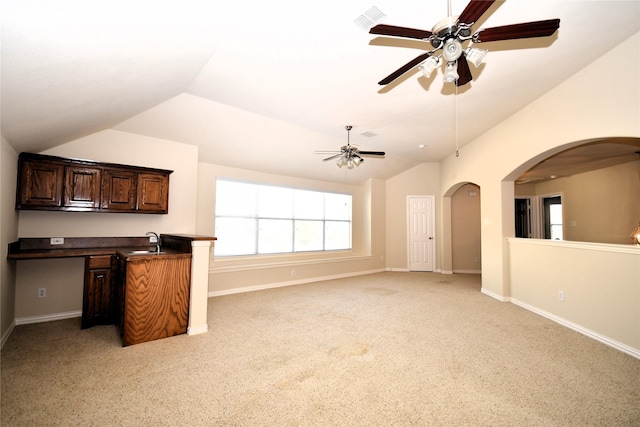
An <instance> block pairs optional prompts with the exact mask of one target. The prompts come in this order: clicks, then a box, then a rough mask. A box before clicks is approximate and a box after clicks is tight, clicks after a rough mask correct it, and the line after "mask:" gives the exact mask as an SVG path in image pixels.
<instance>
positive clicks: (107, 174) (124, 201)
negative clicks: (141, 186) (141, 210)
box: [101, 169, 137, 211]
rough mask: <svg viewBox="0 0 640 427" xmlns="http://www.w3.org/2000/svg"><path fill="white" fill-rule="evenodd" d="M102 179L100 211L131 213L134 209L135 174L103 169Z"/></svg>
mask: <svg viewBox="0 0 640 427" xmlns="http://www.w3.org/2000/svg"><path fill="white" fill-rule="evenodd" d="M103 174H104V176H103V179H102V205H101V207H102V209H108V210H112V211H133V210H135V208H136V189H137V188H136V180H137V174H136V173H135V172H131V171H127V170H119V169H105V170H104V171H103Z"/></svg>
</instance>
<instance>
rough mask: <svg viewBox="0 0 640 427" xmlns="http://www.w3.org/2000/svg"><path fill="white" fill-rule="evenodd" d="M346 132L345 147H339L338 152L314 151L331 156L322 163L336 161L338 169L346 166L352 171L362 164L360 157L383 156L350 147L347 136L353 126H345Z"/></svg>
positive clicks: (376, 152) (353, 146) (378, 153)
mask: <svg viewBox="0 0 640 427" xmlns="http://www.w3.org/2000/svg"><path fill="white" fill-rule="evenodd" d="M344 128H345V129H346V130H347V145H343V146H342V147H340V151H316V154H333V156H330V157H327V158H326V159H322V160H323V161H325V162H326V161H328V160H335V159H338V162H337V163H338V167H343V166H346V167H347V168H349V169H353V167H354V166H360V163H362V162H364V159H363V158H362V156H373V157H375V156H380V157H382V156H384V155H385V152H384V151H361V150H360V148H358V147H357V146H355V145H351V142H350V139H349V134H350V132H351V129H353V126H349V125H347V126H345V127H344Z"/></svg>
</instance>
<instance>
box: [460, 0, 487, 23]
mask: <svg viewBox="0 0 640 427" xmlns="http://www.w3.org/2000/svg"><path fill="white" fill-rule="evenodd" d="M494 2H495V0H471V1H470V2H469V4H468V5H467V7H465V8H464V10H463V11H462V13H461V14H460V16H459V17H458V22H462V23H464V24H468V25H471V24H473V23H474V22H476V21H477V20H478V19H479V18H480V17H481V16H482V14H484V13H485V12H486V11H487V9H489V8H490V7H491V5H492V4H493V3H494Z"/></svg>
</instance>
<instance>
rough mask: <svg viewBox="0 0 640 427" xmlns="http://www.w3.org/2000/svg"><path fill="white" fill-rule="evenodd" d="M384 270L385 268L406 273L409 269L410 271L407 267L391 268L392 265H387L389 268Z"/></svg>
mask: <svg viewBox="0 0 640 427" xmlns="http://www.w3.org/2000/svg"><path fill="white" fill-rule="evenodd" d="M386 270H387V271H400V272H402V273H408V272H410V271H411V270H409V269H408V268H392V267H389V268H387V269H386Z"/></svg>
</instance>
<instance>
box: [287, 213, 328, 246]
mask: <svg viewBox="0 0 640 427" xmlns="http://www.w3.org/2000/svg"><path fill="white" fill-rule="evenodd" d="M323 224H324V222H323V221H300V220H297V221H296V234H295V243H294V249H293V250H294V251H295V252H304V251H321V250H322V249H323V247H322V240H323V239H322V231H323Z"/></svg>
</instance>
